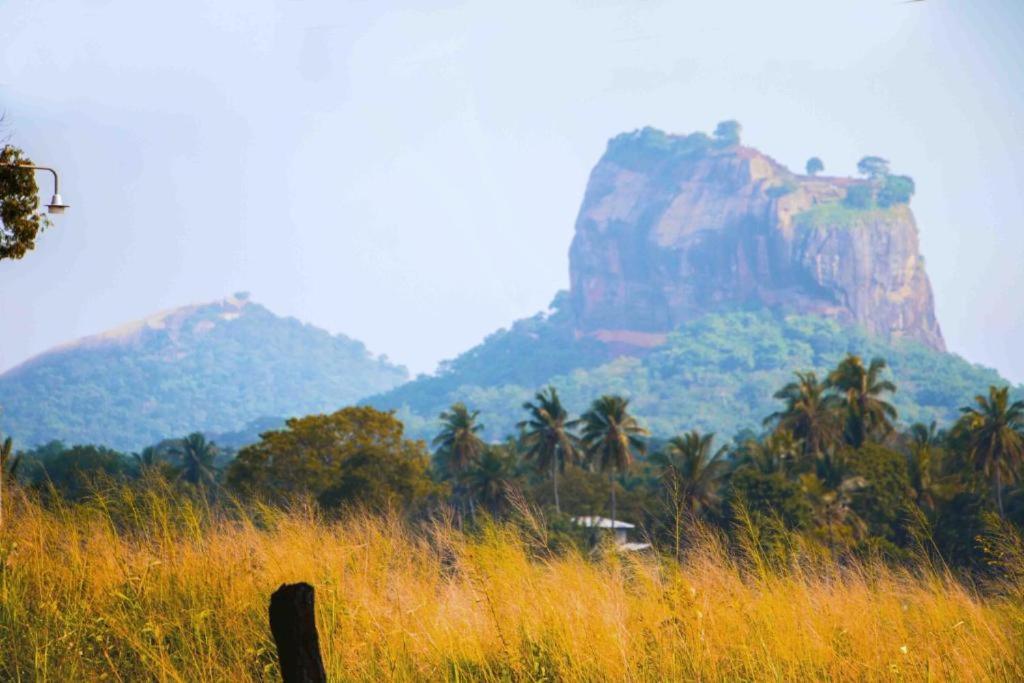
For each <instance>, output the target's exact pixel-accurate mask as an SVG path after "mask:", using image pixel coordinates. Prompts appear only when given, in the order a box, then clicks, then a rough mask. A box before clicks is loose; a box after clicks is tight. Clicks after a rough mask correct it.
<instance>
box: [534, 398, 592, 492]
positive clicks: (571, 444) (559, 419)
mask: <svg viewBox="0 0 1024 683" xmlns="http://www.w3.org/2000/svg"><path fill="white" fill-rule="evenodd" d="M523 409H524V410H526V412H528V413H529V415H530V416H529V418H528V419H526V420H523V421H522V422H520V423H519V425H518V426H519V428H520V429H521V430H523V435H522V442H523V446H524V447H525V449H526V450H525V452H524V454H523V455H524V457H525V458H526V459H527V460H532V461H533V462H534V463H535V465H536V466H537V469H538V470H541V471H545V472H546V471H550V472H551V482H552V486H553V488H554V493H555V510H556V511H558V512H561V511H562V506H561V504H560V503H559V500H558V472H559V471H560V470H562V469H564V468H565V466H566V465H575V464H578V463H579V462H580V460H581V459H582V452H581V449H580V441H579V438H578V437H577V436H576V435H575V434H573V433H572V431H571V430H572V428H573V427H575V426H576V424H578V422H579V421H578V420H570V419H569V413H568V412H567V411H566V410H565V408H564V407H563V406H562V402H561V400H560V399H559V398H558V392H557V391H556V390H555V388H554V387H548V388H547V389H546V390H544V391H540V392H537V394H536V396H534V400H533V401H532V402H531V401H527V402H526V403H524V404H523Z"/></svg>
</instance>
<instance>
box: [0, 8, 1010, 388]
mask: <svg viewBox="0 0 1024 683" xmlns="http://www.w3.org/2000/svg"><path fill="white" fill-rule="evenodd" d="M428 4H429V3H427V2H425V0H417V1H416V2H410V3H404V4H398V3H386V2H369V1H366V2H354V3H351V2H350V3H346V2H337V1H336V0H176V1H175V2H159V3H157V2H140V1H139V0H89V1H86V0H3V2H2V3H0V107H2V109H4V110H6V112H7V118H8V123H9V130H8V133H9V134H10V135H11V136H12V139H13V141H14V142H15V143H16V144H18V145H19V146H21V147H23V148H24V149H26V150H27V151H28V152H29V153H30V154H31V156H32V157H33V158H34V159H35V160H36V161H38V162H48V163H51V164H55V165H56V166H58V167H59V168H60V170H61V172H62V182H63V188H62V189H63V190H64V198H65V200H66V201H67V202H69V203H70V204H72V205H73V206H72V209H71V211H70V212H69V213H68V214H67V215H66V216H64V217H62V218H60V219H59V221H58V224H57V227H56V228H55V229H53V230H52V231H50V232H48V233H46V234H45V235H44V236H43V237H42V239H40V240H39V243H38V247H37V249H36V251H35V252H33V253H31V254H29V256H27V257H26V258H25V259H24V260H22V261H20V262H2V263H0V369H2V368H6V367H9V366H11V365H13V364H15V363H17V362H20V361H21V360H24V359H25V358H27V357H29V356H30V355H33V354H35V353H37V352H39V351H42V350H44V349H46V348H47V347H49V346H51V345H54V344H56V343H59V342H63V341H67V340H70V339H73V338H76V337H79V336H82V335H85V334H89V333H94V332H98V331H101V330H103V329H106V328H108V327H112V326H115V325H118V324H121V323H123V322H126V321H129V320H132V319H135V318H139V317H143V316H145V315H147V314H149V313H152V312H155V311H157V310H160V309H164V308H169V307H174V306H178V305H182V304H186V303H193V302H200V301H205V300H211V299H217V298H220V297H223V296H226V295H228V294H230V293H232V292H234V291H237V290H249V291H251V292H252V294H253V297H254V298H255V299H256V300H258V301H260V302H262V303H264V304H266V305H267V306H269V307H270V308H271V309H272V310H274V311H276V312H278V313H282V314H291V315H295V316H297V317H298V318H300V319H302V320H305V321H309V322H312V323H315V324H317V325H320V326H322V327H325V328H327V329H329V330H331V331H334V332H345V333H346V334H349V335H351V336H353V337H356V338H358V339H361V340H363V341H364V342H366V344H367V345H368V346H369V348H370V349H371V350H373V351H375V352H378V353H387V354H388V355H389V356H390V357H391V358H392V359H393V360H396V361H400V362H402V363H405V364H407V365H408V366H409V367H410V369H411V370H413V371H414V372H421V371H430V370H432V369H433V368H434V366H435V364H436V363H437V361H439V360H441V359H442V358H446V357H451V356H454V355H455V354H457V353H459V352H461V351H463V350H465V349H467V348H469V347H470V346H472V345H473V344H475V343H477V342H479V341H480V340H481V339H482V338H483V337H484V336H485V335H486V334H488V333H489V332H492V331H494V330H495V329H497V328H499V327H501V326H505V325H508V324H509V323H510V322H511V321H512V320H514V319H515V318H519V317H523V316H526V315H530V314H532V313H534V312H536V311H537V310H540V309H543V308H545V307H546V306H547V304H548V302H549V301H550V300H551V297H552V295H553V294H554V293H555V291H556V290H558V289H560V288H564V287H567V285H568V257H567V252H568V247H569V242H570V240H571V238H572V231H573V222H574V219H575V215H576V212H577V210H578V208H579V204H580V201H581V199H582V193H583V189H584V186H585V184H586V181H587V175H588V173H589V171H590V169H591V167H592V166H593V165H594V163H595V162H596V161H597V159H598V157H599V156H600V154H601V153H602V151H603V149H604V146H605V143H606V141H607V140H608V138H610V137H612V136H613V135H615V134H616V133H618V132H621V131H625V130H632V129H635V128H638V127H641V126H644V125H654V126H658V127H660V128H664V129H666V130H669V131H673V132H689V131H693V130H710V129H712V128H713V127H714V124H715V123H716V122H717V121H719V120H721V119H725V118H736V119H738V120H740V121H741V122H742V123H743V126H744V139H745V141H746V142H747V143H748V144H751V145H754V146H756V147H758V148H760V149H762V150H763V151H765V152H767V153H768V154H771V155H772V156H774V157H775V158H776V159H778V160H779V161H781V162H783V163H785V164H787V165H789V166H790V168H793V169H800V168H802V167H803V163H804V160H805V159H807V157H808V156H811V155H817V156H820V157H821V158H822V159H823V160H824V161H825V165H826V168H827V171H828V172H830V173H840V174H846V173H853V172H854V166H855V163H856V161H857V159H858V158H860V157H861V156H863V155H865V154H880V155H882V156H885V157H887V158H889V159H890V160H891V161H892V166H893V170H894V171H896V172H899V173H907V174H910V175H912V176H913V177H914V178H915V179H916V181H917V187H918V192H917V196H916V197H915V199H914V202H913V205H912V206H913V208H914V211H915V213H916V215H917V218H918V223H919V226H920V229H921V242H922V250H923V252H924V254H925V257H926V259H927V264H928V270H929V274H930V275H931V279H932V284H933V286H934V288H935V294H936V304H937V308H938V316H939V320H940V323H941V325H942V329H943V332H944V333H945V336H946V340H947V342H948V344H949V346H950V348H951V349H952V350H954V351H956V352H958V353H960V354H962V355H963V356H965V357H967V358H968V359H970V360H972V361H976V362H981V363H984V364H986V365H992V366H995V367H997V368H999V369H1000V370H1001V371H1002V372H1003V373H1004V374H1005V375H1007V376H1009V377H1010V378H1012V379H1014V380H1017V381H1021V380H1024V351H1022V350H1021V349H1022V348H1024V344H1022V341H1024V304H1022V292H1024V218H1022V217H1024V160H1022V156H1024V123H1022V118H1024V106H1022V105H1024V39H1022V36H1024V2H1020V1H1019V0H974V1H972V2H964V1H962V0H925V1H924V2H915V3H909V4H904V3H899V2H895V1H893V0H849V1H848V2H840V1H838V0H836V1H831V2H823V1H822V0H801V1H796V0H792V1H785V0H775V1H773V2H761V1H760V0H757V1H753V0H752V1H751V2H735V1H733V2H729V1H723V2H707V1H701V2H684V1H682V0H676V1H665V2H653V1H643V2H641V1H638V0H634V1H632V2H611V1H599V0H592V1H590V2H580V3H567V2H565V3H563V2H557V1H555V0H546V1H544V2H536V3H533V2H524V1H521V0H520V1H517V2H470V3H460V2H448V3H435V4H434V5H433V7H432V8H431V9H426V6H427V5H428ZM39 180H40V184H41V185H42V186H43V192H44V194H48V193H49V192H50V188H49V185H48V183H49V181H48V179H47V178H45V177H40V178H39Z"/></svg>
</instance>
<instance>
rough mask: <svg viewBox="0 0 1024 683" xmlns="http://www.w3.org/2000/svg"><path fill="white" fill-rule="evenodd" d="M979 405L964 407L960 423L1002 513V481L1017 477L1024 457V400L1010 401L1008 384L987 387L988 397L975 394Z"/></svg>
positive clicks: (1012, 479) (1001, 514) (972, 454)
mask: <svg viewBox="0 0 1024 683" xmlns="http://www.w3.org/2000/svg"><path fill="white" fill-rule="evenodd" d="M974 402H975V403H977V407H976V408H974V407H965V408H961V409H960V412H961V413H963V416H962V417H961V418H960V422H961V424H960V426H961V427H962V428H963V429H964V430H965V432H966V434H967V443H968V448H969V451H970V456H971V459H972V460H973V461H974V464H975V467H977V468H978V469H979V470H981V471H982V472H983V473H984V474H985V475H987V476H989V477H991V478H992V488H993V489H994V490H995V494H996V501H997V504H998V506H999V516H1000V517H1002V516H1003V482H1004V480H1005V481H1006V482H1012V481H1014V480H1015V479H1016V478H1017V467H1018V466H1019V464H1020V461H1021V459H1022V458H1024V436H1022V434H1021V432H1022V431H1024V401H1014V402H1013V403H1010V391H1009V388H1008V387H1003V388H1001V389H1000V388H996V387H994V386H990V387H989V388H988V397H987V398H986V397H985V396H981V395H978V396H975V397H974Z"/></svg>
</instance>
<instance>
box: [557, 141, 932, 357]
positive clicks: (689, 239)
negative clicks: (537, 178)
mask: <svg viewBox="0 0 1024 683" xmlns="http://www.w3.org/2000/svg"><path fill="white" fill-rule="evenodd" d="M859 182H862V181H856V180H851V179H846V178H820V177H814V178H812V177H809V176H800V175H796V174H793V173H791V172H790V171H788V170H787V169H786V168H784V167H783V166H781V165H780V164H778V163H776V162H775V161H774V160H772V159H771V158H769V157H767V156H765V155H764V154H761V153H760V152H758V151H757V150H754V149H750V148H746V147H740V146H736V145H732V146H725V147H720V146H716V145H715V144H714V143H713V142H712V141H711V140H709V139H708V138H707V137H706V136H704V135H702V134H694V135H689V136H672V135H666V134H664V133H661V132H660V131H656V130H653V129H644V130H643V131H639V132H636V133H630V134H624V135H620V136H618V137H616V138H615V139H613V140H612V141H611V142H610V143H609V145H608V150H607V151H606V152H605V155H604V156H603V157H602V158H601V160H600V162H599V163H598V164H597V167H596V168H595V169H594V170H593V172H592V173H591V176H590V182H589V184H588V186H587V191H586V195H585V197H584V200H583V206H582V208H581V209H580V213H579V217H578V219H577V222H576V234H575V237H574V239H573V242H572V247H571V249H570V254H569V255H570V279H571V301H572V307H573V311H574V313H575V317H576V324H577V333H578V334H579V335H580V336H588V337H596V338H598V339H601V340H604V341H606V342H609V343H614V344H617V345H624V346H627V347H629V346H633V347H645V346H646V347H650V346H655V345H658V344H659V343H661V341H663V340H664V335H665V333H667V332H668V331H670V330H672V329H674V328H675V327H676V326H678V325H679V324H680V323H682V322H685V321H687V320H690V319H693V318H695V317H697V316H698V315H701V314H703V313H706V312H709V311H712V310H722V309H727V308H734V307H741V306H758V307H770V308H776V309H781V310H785V311H792V312H796V313H813V314H818V315H824V316H828V317H831V318H835V319H837V320H839V321H840V322H843V323H856V324H858V325H860V326H862V327H864V328H865V329H867V330H868V331H870V332H872V333H874V334H877V335H880V336H882V337H884V338H887V339H895V338H910V339H915V340H918V341H920V342H922V343H924V344H926V345H928V346H930V347H932V348H935V349H940V350H943V349H944V348H945V344H944V342H943V339H942V333H941V331H940V330H939V325H938V322H937V321H936V319H935V313H934V309H933V302H932V292H931V285H930V284H929V282H928V276H927V274H926V273H925V269H924V263H923V260H922V258H921V256H920V254H919V253H918V241H917V226H916V225H915V223H914V217H913V214H912V213H911V211H910V209H909V207H908V206H906V205H903V204H900V205H895V206H891V207H888V208H884V209H883V208H871V209H852V208H849V207H847V206H846V205H845V204H844V203H843V199H844V197H845V196H846V192H847V189H848V188H850V187H851V186H853V185H855V184H857V183H859Z"/></svg>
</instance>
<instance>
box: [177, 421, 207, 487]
mask: <svg viewBox="0 0 1024 683" xmlns="http://www.w3.org/2000/svg"><path fill="white" fill-rule="evenodd" d="M173 452H174V454H175V455H177V456H178V457H180V458H181V475H182V478H183V479H184V480H185V481H187V482H189V483H190V484H199V483H200V482H202V481H204V480H205V481H207V482H213V480H214V474H215V471H214V467H213V461H214V459H215V458H216V457H217V444H215V443H213V442H212V441H207V440H206V437H205V436H203V435H202V434H200V433H199V432H193V433H192V434H189V435H188V436H186V437H185V438H184V439H182V440H181V442H180V443H179V444H178V445H177V446H176V447H175V448H174V451H173Z"/></svg>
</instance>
